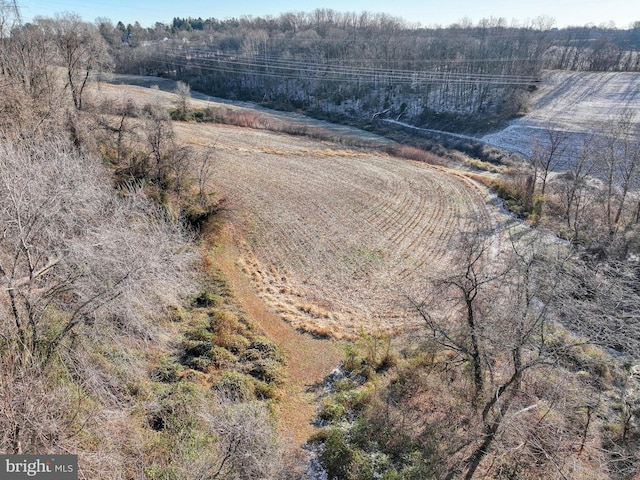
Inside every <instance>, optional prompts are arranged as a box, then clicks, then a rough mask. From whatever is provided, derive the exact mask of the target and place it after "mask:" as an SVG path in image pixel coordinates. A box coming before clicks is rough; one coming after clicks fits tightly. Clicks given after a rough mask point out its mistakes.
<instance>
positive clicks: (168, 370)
mask: <svg viewBox="0 0 640 480" xmlns="http://www.w3.org/2000/svg"><path fill="white" fill-rule="evenodd" d="M182 371H183V368H182V365H180V364H179V363H178V362H177V361H176V360H174V359H170V358H164V359H162V361H161V362H160V363H159V364H158V366H157V367H156V368H155V369H154V370H153V372H152V375H151V377H152V378H153V380H156V381H158V382H164V383H173V382H177V381H178V380H179V378H180V373H182Z"/></svg>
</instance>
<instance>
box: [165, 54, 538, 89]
mask: <svg viewBox="0 0 640 480" xmlns="http://www.w3.org/2000/svg"><path fill="white" fill-rule="evenodd" d="M163 57H164V59H165V60H166V61H167V63H169V64H174V65H176V66H180V67H183V68H197V69H199V70H205V71H218V72H225V73H234V74H245V75H255V76H264V77H276V78H282V79H305V80H323V81H349V82H357V83H362V82H365V83H366V82H375V83H378V82H380V83H382V82H388V83H394V84H410V85H419V84H425V83H426V84H434V83H443V84H449V83H451V84H455V83H465V84H468V83H482V84H490V85H531V84H533V83H535V82H537V81H538V78H537V77H536V76H534V75H511V74H502V73H501V74H496V73H472V72H458V71H453V70H446V69H442V70H404V69H379V68H372V67H354V66H351V65H340V64H336V63H319V62H308V61H296V60H288V59H283V58H277V57H270V56H248V55H232V54H224V53H217V52H210V51H203V50H189V51H188V52H185V53H172V52H165V53H164V55H163Z"/></svg>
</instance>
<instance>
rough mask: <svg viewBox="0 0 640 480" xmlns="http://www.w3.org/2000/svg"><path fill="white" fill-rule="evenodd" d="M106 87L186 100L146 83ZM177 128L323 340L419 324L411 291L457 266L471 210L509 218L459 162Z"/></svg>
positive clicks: (300, 323) (258, 256) (264, 293)
mask: <svg viewBox="0 0 640 480" xmlns="http://www.w3.org/2000/svg"><path fill="white" fill-rule="evenodd" d="M99 91H100V96H101V97H104V96H114V95H115V96H129V97H132V98H134V99H135V100H136V101H138V102H143V103H144V102H153V103H156V104H163V105H166V106H170V105H171V104H172V102H174V101H175V97H174V96H173V95H172V94H171V93H168V92H165V91H161V90H157V89H156V90H154V89H150V88H144V87H141V86H127V87H122V86H114V85H106V84H103V85H101V86H100V90H99ZM192 102H193V104H194V106H198V107H206V106H213V107H218V108H228V107H229V106H228V105H227V104H226V103H225V104H221V103H218V102H214V101H211V100H204V99H199V100H192ZM231 108H234V109H235V108H238V109H249V107H248V106H245V105H232V106H231ZM261 113H262V112H261ZM301 121H304V122H307V121H311V120H310V119H309V120H307V119H303V120H301ZM314 122H315V121H314ZM320 123H321V124H322V125H319V126H320V127H324V123H325V122H320ZM347 128H349V127H347ZM175 130H176V133H177V137H178V139H179V141H180V142H183V143H187V144H189V145H191V146H193V147H195V148H201V149H206V150H208V151H211V152H212V153H213V161H214V164H215V174H214V176H213V183H212V185H211V186H212V188H213V190H214V191H215V192H216V194H217V195H219V196H223V197H225V198H226V199H227V200H228V205H229V207H230V210H229V212H228V216H229V219H230V221H231V222H232V224H233V225H234V228H235V230H236V232H238V235H236V238H237V239H244V240H237V241H239V242H241V243H242V244H241V245H238V247H239V249H240V251H241V259H240V260H239V263H240V264H241V268H242V269H243V270H244V271H245V272H246V273H247V274H248V275H249V276H250V277H251V278H252V279H253V282H254V285H255V288H256V290H257V291H258V293H259V295H260V296H261V297H262V298H263V299H264V301H265V302H266V304H267V305H268V306H269V307H270V308H271V310H272V311H274V312H275V313H276V314H278V315H279V316H281V317H282V318H283V319H284V320H286V321H288V322H289V323H291V324H292V325H293V326H294V327H295V328H301V329H303V330H306V331H309V332H313V333H316V334H319V335H322V336H332V337H333V338H354V337H356V336H357V335H358V333H359V332H360V330H361V329H364V330H366V331H381V332H396V331H402V330H406V329H408V328H412V327H415V326H417V325H418V324H419V320H418V319H417V318H415V316H414V315H413V312H412V311H411V310H410V309H409V308H408V302H407V300H406V296H407V294H412V295H418V294H419V291H420V289H421V286H422V285H424V283H425V281H426V279H427V277H429V276H430V275H434V274H436V273H437V272H438V271H440V269H443V268H446V267H447V264H448V255H449V254H450V251H451V246H452V243H454V242H455V241H456V237H457V234H458V232H459V229H460V227H461V225H462V224H463V223H465V222H467V221H468V217H475V218H484V219H485V220H489V219H492V221H496V222H497V221H500V215H499V213H497V210H496V209H495V207H494V206H492V205H490V198H489V196H488V194H487V191H486V190H485V189H484V188H483V187H480V186H478V184H476V183H474V182H472V181H471V180H469V179H468V178H466V177H464V176H463V175H462V174H461V173H460V172H456V171H453V170H447V169H445V168H442V167H435V166H430V165H427V164H424V163H418V162H413V161H408V160H403V159H398V158H394V157H391V156H388V155H386V154H384V153H379V152H377V151H373V150H367V149H358V148H349V147H345V146H344V145H342V144H339V143H332V142H323V141H318V140H312V139H309V138H306V137H301V136H291V135H286V134H277V133H273V132H269V131H265V130H256V129H251V128H240V127H232V126H224V125H218V124H210V123H209V124H198V123H176V124H175ZM343 133H344V132H343ZM346 134H348V135H349V136H358V135H362V138H363V140H366V144H367V145H376V144H377V143H378V142H379V145H380V146H382V145H384V144H385V142H388V140H385V139H381V138H380V137H378V138H377V139H376V138H373V137H372V135H371V134H370V133H368V132H361V131H359V130H357V129H351V128H349V131H348V132H346ZM348 143H349V144H352V142H351V141H349V142H348Z"/></svg>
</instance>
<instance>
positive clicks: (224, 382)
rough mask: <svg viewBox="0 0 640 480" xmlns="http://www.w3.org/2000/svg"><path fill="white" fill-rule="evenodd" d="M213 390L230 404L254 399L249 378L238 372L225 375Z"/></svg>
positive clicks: (251, 382) (252, 385)
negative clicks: (230, 402)
mask: <svg viewBox="0 0 640 480" xmlns="http://www.w3.org/2000/svg"><path fill="white" fill-rule="evenodd" d="M213 389H214V390H215V391H216V392H217V393H218V395H220V396H221V397H223V398H225V399H227V400H230V401H232V402H248V401H250V400H252V399H253V398H254V391H255V390H254V383H253V381H252V380H251V377H249V376H247V375H243V374H242V373H238V372H227V373H225V374H224V375H223V376H222V378H221V379H220V380H219V381H218V383H216V384H215V386H214V387H213Z"/></svg>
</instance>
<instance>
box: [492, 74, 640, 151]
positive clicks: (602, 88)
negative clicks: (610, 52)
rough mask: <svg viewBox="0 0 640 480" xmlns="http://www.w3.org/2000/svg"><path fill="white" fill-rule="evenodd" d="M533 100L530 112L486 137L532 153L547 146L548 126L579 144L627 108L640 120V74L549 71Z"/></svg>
mask: <svg viewBox="0 0 640 480" xmlns="http://www.w3.org/2000/svg"><path fill="white" fill-rule="evenodd" d="M529 103H530V105H529V107H528V108H529V112H528V113H527V114H526V115H524V116H523V117H522V118H519V119H517V120H515V121H513V122H512V123H511V124H510V125H509V126H508V127H507V128H505V129H504V130H501V131H499V132H496V133H492V134H490V135H486V136H484V137H483V138H482V140H483V141H485V142H487V143H489V144H490V145H494V146H497V147H500V148H504V149H505V150H509V151H514V152H518V153H521V154H523V155H525V156H530V155H531V152H532V150H533V146H534V145H535V143H536V142H538V143H539V144H541V145H545V142H546V141H547V140H546V129H547V128H549V127H553V128H555V129H559V130H564V131H566V132H569V134H570V136H571V138H572V141H573V143H574V144H575V145H576V148H579V145H580V144H581V142H582V140H583V139H584V138H585V136H587V135H589V134H590V133H591V132H593V131H597V130H599V129H600V128H601V125H602V124H603V123H605V122H608V121H611V120H615V119H619V118H620V116H621V115H622V113H623V112H631V113H632V114H633V115H634V117H635V122H640V74H639V73H635V72H634V73H621V72H616V73H613V72H601V73H594V72H564V71H563V72H548V73H547V74H545V75H544V77H543V82H542V83H541V86H540V88H539V90H538V91H537V92H536V93H535V94H534V95H533V96H532V97H531V99H530V102H529Z"/></svg>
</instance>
